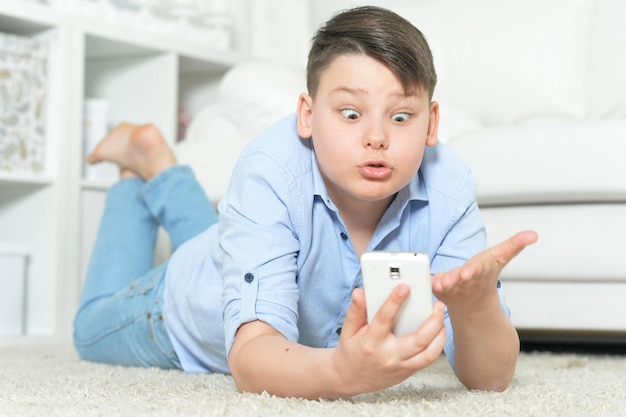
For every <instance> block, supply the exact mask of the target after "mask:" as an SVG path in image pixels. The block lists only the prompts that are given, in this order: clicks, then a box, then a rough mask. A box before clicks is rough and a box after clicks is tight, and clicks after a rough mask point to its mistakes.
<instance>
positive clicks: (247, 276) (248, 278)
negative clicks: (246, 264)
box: [243, 272, 254, 284]
mask: <svg viewBox="0 0 626 417" xmlns="http://www.w3.org/2000/svg"><path fill="white" fill-rule="evenodd" d="M243 279H245V280H246V282H247V283H248V284H249V283H251V282H252V281H254V275H253V274H252V273H250V272H248V273H247V274H246V275H244V277H243Z"/></svg>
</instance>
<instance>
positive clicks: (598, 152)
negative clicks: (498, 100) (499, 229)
mask: <svg viewBox="0 0 626 417" xmlns="http://www.w3.org/2000/svg"><path fill="white" fill-rule="evenodd" d="M446 146H448V147H449V148H451V149H452V150H453V151H454V152H455V153H456V154H458V155H459V156H460V157H461V158H462V159H464V160H465V161H466V162H467V163H468V165H469V166H470V168H471V169H472V171H473V172H474V175H475V177H476V184H477V192H478V202H479V203H480V204H481V205H507V204H520V203H521V204H531V203H563V202H591V201H626V163H624V155H626V120H610V121H608V120H607V121H591V122H572V123H567V124H551V125H544V126H519V127H497V128H489V129H483V130H479V131H474V132H470V133H466V134H461V135H458V136H455V137H453V138H451V139H450V140H448V141H447V143H446Z"/></svg>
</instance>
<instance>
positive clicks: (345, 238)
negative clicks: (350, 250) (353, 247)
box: [339, 232, 348, 240]
mask: <svg viewBox="0 0 626 417" xmlns="http://www.w3.org/2000/svg"><path fill="white" fill-rule="evenodd" d="M339 236H341V238H342V239H343V240H348V235H347V234H346V233H345V232H341V233H340V234H339Z"/></svg>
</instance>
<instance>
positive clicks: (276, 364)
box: [230, 335, 356, 399]
mask: <svg viewBox="0 0 626 417" xmlns="http://www.w3.org/2000/svg"><path fill="white" fill-rule="evenodd" d="M232 355H233V353H231V360H230V364H231V372H232V374H233V377H234V378H235V382H236V384H237V386H238V388H239V389H240V390H241V391H244V392H257V393H260V392H263V391H266V392H268V393H269V394H272V395H277V396H281V397H301V398H309V399H317V398H337V397H347V396H351V395H354V394H356V393H353V392H351V391H350V387H348V386H345V385H346V384H342V383H341V382H340V381H339V378H338V376H337V375H336V374H335V373H334V366H333V363H332V362H333V357H332V356H333V350H332V349H319V348H311V347H307V346H302V345H299V344H297V343H294V342H290V341H288V340H286V339H284V338H283V337H281V336H275V335H261V336H257V337H255V338H254V339H252V340H249V341H248V342H246V343H245V345H243V346H241V347H240V348H239V349H238V351H237V352H236V353H235V355H236V357H232Z"/></svg>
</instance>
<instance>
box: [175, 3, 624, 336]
mask: <svg viewBox="0 0 626 417" xmlns="http://www.w3.org/2000/svg"><path fill="white" fill-rule="evenodd" d="M326 3H328V2H326ZM348 3H349V4H348ZM354 3H355V2H348V1H344V2H343V3H342V2H341V1H339V2H337V3H336V5H335V6H334V7H336V8H341V7H344V6H345V7H347V6H349V5H351V4H354ZM368 3H378V4H380V5H382V6H386V7H388V8H391V9H393V10H396V11H397V12H399V13H400V14H402V15H403V16H405V17H406V18H408V19H409V20H411V21H412V22H413V23H414V24H415V25H416V26H417V27H418V28H420V29H421V30H422V31H423V32H424V33H425V34H426V36H427V38H428V40H429V42H430V45H431V48H432V50H433V54H434V57H435V64H436V68H437V71H438V74H439V84H438V86H437V90H436V97H435V99H436V100H438V101H439V102H440V104H441V117H442V120H441V129H440V139H441V140H442V141H443V142H445V143H446V145H447V146H449V147H450V148H452V149H453V150H454V151H455V152H457V153H458V154H459V155H460V156H461V157H462V158H464V159H465V160H466V162H467V163H468V164H469V165H470V167H471V168H472V169H473V171H474V173H475V176H476V180H477V186H478V201H479V204H480V206H481V209H482V213H483V216H484V218H485V222H486V225H487V231H488V236H489V241H490V242H491V243H496V242H498V241H500V240H502V239H504V238H506V237H508V236H509V235H511V234H512V233H514V232H516V231H518V230H521V229H534V230H536V231H537V232H538V233H539V235H540V240H539V242H538V243H537V244H536V245H534V246H532V247H530V248H528V249H527V250H526V251H524V252H523V253H522V254H521V255H520V256H519V257H518V258H517V259H516V260H515V261H514V262H513V263H512V264H511V265H509V267H508V268H507V269H506V270H505V272H504V274H503V281H504V289H505V294H506V297H507V300H508V302H509V304H510V307H511V310H512V314H513V315H512V320H513V322H514V324H515V325H516V326H517V327H518V329H519V330H520V331H521V333H523V334H524V333H526V334H528V335H533V334H535V333H539V334H543V335H545V336H548V337H550V336H557V335H563V334H564V335H569V336H576V337H588V336H602V337H605V336H606V337H610V338H617V339H621V340H625V339H626V243H625V241H626V238H625V236H626V164H625V163H624V161H623V159H625V157H626V20H625V19H626V2H624V1H622V0H507V1H501V0H473V1H465V0H439V1H430V0H412V1H399V0H398V1H391V0H386V1H378V2H368ZM320 14H322V15H323V14H324V13H320ZM246 71H252V72H254V71H255V68H254V65H252V66H248V67H246ZM246 71H243V75H242V74H240V76H245V77H249V76H250V74H251V72H248V73H247V74H246ZM261 71H263V69H262V68H261ZM270 73H271V70H270V71H266V75H267V76H269V78H270V79H273V80H274V82H275V83H278V84H277V85H278V86H279V88H280V85H282V83H281V82H280V81H279V80H277V78H276V77H273V76H272V75H270ZM293 74H294V78H293V79H294V80H296V81H295V82H293V83H290V84H289V86H288V87H287V90H289V91H290V92H291V91H293V92H294V97H293V98H289V99H288V100H286V101H285V103H286V106H287V107H285V108H282V109H281V110H280V111H278V110H277V109H274V110H277V111H276V112H274V113H273V114H274V115H275V116H279V115H281V114H280V113H281V112H287V111H288V109H293V108H294V107H291V106H294V105H295V99H296V97H297V96H296V92H295V91H294V90H296V89H297V86H298V82H297V79H298V77H299V75H298V73H297V72H294V73H293ZM279 78H280V77H279ZM255 79H259V78H256V77H255ZM263 79H265V78H263ZM263 84H265V83H263ZM270 84H271V83H270ZM234 85H236V83H231V86H234ZM274 86H276V84H274ZM259 88H261V89H263V88H267V86H266V87H259ZM272 88H273V87H272ZM272 91H274V90H273V89H272ZM227 95H228V94H227ZM286 96H288V94H287V95H286ZM262 102H263V100H259V101H258V102H256V103H248V104H249V105H250V106H251V108H258V107H259V106H260V107H263V104H262ZM213 107H215V105H214V106H213ZM217 107H219V104H217ZM268 120H269V119H268ZM196 122H197V123H200V122H199V121H196ZM260 125H261V124H260ZM260 125H259V127H261V126H260ZM201 136H202V134H200V135H199V137H201ZM191 140H194V141H195V139H193V138H191ZM244 142H245V141H242V140H239V141H238V142H236V143H238V144H241V146H243V143H244ZM185 146H188V147H189V150H187V151H186V152H187V153H188V154H193V153H194V152H193V151H190V150H191V149H192V146H191V145H190V143H189V144H187V145H185ZM213 146H217V145H213ZM220 146H221V145H220ZM237 146H239V145H237ZM184 153H185V152H182V153H181V154H184ZM182 159H183V161H182V162H185V158H184V157H183V158H182ZM228 169H229V168H228V167H226V168H223V169H222V171H225V170H228ZM207 187H208V190H209V193H213V195H214V197H215V198H218V197H219V192H217V195H215V194H216V193H215V192H214V191H211V187H213V189H215V188H216V184H215V183H213V184H207ZM217 188H219V187H217Z"/></svg>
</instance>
